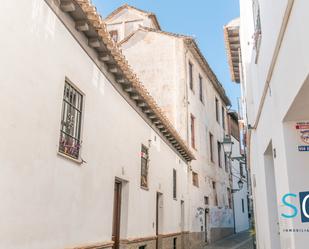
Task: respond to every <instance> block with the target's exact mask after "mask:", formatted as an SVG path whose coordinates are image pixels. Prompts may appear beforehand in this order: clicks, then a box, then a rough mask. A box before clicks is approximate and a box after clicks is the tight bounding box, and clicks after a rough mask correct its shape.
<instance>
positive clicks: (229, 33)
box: [223, 18, 241, 83]
mask: <svg viewBox="0 0 309 249" xmlns="http://www.w3.org/2000/svg"><path fill="white" fill-rule="evenodd" d="M239 27H240V22H239V18H237V19H235V20H232V21H231V22H230V23H229V24H227V25H226V26H224V28H223V29H224V40H225V47H226V53H227V59H228V64H229V68H230V74H231V79H232V81H234V82H236V83H240V78H241V75H240V74H241V70H240V64H241V59H240V58H241V57H240V37H239Z"/></svg>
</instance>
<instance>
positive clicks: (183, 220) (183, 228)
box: [180, 201, 185, 249]
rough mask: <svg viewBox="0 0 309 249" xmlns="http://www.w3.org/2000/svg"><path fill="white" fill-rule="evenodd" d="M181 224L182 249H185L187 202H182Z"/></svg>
mask: <svg viewBox="0 0 309 249" xmlns="http://www.w3.org/2000/svg"><path fill="white" fill-rule="evenodd" d="M180 222H181V248H182V249H185V244H184V243H185V238H184V236H185V234H184V231H185V202H184V201H181V202H180Z"/></svg>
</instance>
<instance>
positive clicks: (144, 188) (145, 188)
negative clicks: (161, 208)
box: [141, 186, 149, 191]
mask: <svg viewBox="0 0 309 249" xmlns="http://www.w3.org/2000/svg"><path fill="white" fill-rule="evenodd" d="M141 189H142V190H145V191H149V188H148V187H143V186H141Z"/></svg>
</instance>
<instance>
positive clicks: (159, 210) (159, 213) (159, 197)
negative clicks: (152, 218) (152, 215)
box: [156, 193, 162, 249]
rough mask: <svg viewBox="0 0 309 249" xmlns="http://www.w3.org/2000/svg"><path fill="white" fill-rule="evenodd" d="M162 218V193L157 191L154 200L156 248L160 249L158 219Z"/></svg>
mask: <svg viewBox="0 0 309 249" xmlns="http://www.w3.org/2000/svg"><path fill="white" fill-rule="evenodd" d="M161 218H162V194H161V193H157V200H156V237H157V242H156V249H160V248H161V246H160V238H159V237H160V221H161Z"/></svg>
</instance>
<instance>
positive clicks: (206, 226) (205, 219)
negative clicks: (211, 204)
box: [204, 208, 208, 243]
mask: <svg viewBox="0 0 309 249" xmlns="http://www.w3.org/2000/svg"><path fill="white" fill-rule="evenodd" d="M204 214H205V217H204V221H205V242H206V243H207V242H208V238H207V236H208V234H207V230H208V224H207V223H208V208H205V211H204Z"/></svg>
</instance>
